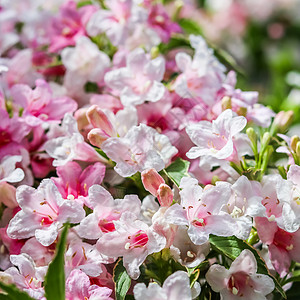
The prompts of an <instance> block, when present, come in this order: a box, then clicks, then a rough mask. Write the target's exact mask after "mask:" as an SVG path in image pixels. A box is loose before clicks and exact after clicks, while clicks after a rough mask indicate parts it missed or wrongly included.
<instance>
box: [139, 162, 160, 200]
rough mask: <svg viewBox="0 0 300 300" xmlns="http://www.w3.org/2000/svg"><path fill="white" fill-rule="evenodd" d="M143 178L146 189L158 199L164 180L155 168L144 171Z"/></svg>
mask: <svg viewBox="0 0 300 300" xmlns="http://www.w3.org/2000/svg"><path fill="white" fill-rule="evenodd" d="M141 177H142V182H143V185H144V187H145V189H146V190H147V191H148V192H150V193H151V194H152V195H153V196H155V197H157V195H158V189H159V186H160V185H161V184H164V183H165V181H164V179H163V178H162V177H161V176H160V175H159V174H158V173H157V171H156V170H155V169H153V168H151V169H147V170H145V171H143V172H142V173H141Z"/></svg>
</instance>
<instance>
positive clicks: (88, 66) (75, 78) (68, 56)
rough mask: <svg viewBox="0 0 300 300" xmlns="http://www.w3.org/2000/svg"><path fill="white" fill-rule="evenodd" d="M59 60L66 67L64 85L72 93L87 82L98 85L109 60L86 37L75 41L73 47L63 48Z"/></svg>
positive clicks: (108, 64)
mask: <svg viewBox="0 0 300 300" xmlns="http://www.w3.org/2000/svg"><path fill="white" fill-rule="evenodd" d="M61 58H62V62H63V64H64V66H65V67H66V69H67V71H66V75H65V78H64V85H65V86H66V87H67V88H68V89H69V90H70V92H72V91H74V90H75V91H76V90H78V88H83V86H84V84H85V83H86V82H88V81H91V82H97V83H100V82H101V81H102V80H103V77H104V74H105V71H106V69H107V68H108V67H109V66H110V59H109V57H108V56H107V54H106V53H104V52H102V51H100V50H99V48H98V47H97V45H96V44H94V43H93V42H92V41H91V40H90V39H89V38H88V37H85V36H82V37H80V38H78V39H77V41H76V46H75V47H72V48H71V47H67V48H64V49H63V51H62V53H61Z"/></svg>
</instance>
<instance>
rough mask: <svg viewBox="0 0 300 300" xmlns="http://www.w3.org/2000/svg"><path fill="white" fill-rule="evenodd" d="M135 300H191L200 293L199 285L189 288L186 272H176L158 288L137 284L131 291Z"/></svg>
mask: <svg viewBox="0 0 300 300" xmlns="http://www.w3.org/2000/svg"><path fill="white" fill-rule="evenodd" d="M133 293H134V297H135V299H136V300H152V299H155V300H156V299H157V300H158V299H159V300H192V299H194V298H196V297H197V296H198V295H199V293H200V285H199V283H198V282H196V283H195V285H194V287H193V289H191V288H190V279H189V276H188V274H187V273H186V272H183V271H177V272H175V273H173V274H172V275H170V276H169V277H168V278H167V279H166V280H165V281H164V283H163V285H162V286H161V287H160V286H159V285H158V284H157V283H154V282H152V283H150V284H149V286H148V287H146V285H145V284H144V283H138V284H136V285H135V286H134V289H133Z"/></svg>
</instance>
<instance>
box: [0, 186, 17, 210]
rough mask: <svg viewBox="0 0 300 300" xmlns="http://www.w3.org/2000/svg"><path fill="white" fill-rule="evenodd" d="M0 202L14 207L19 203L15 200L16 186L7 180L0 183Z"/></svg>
mask: <svg viewBox="0 0 300 300" xmlns="http://www.w3.org/2000/svg"><path fill="white" fill-rule="evenodd" d="M0 203H3V204H5V205H6V206H7V207H9V208H15V207H18V205H19V204H18V202H17V200H16V188H15V187H14V186H12V185H10V184H9V183H7V182H1V183H0Z"/></svg>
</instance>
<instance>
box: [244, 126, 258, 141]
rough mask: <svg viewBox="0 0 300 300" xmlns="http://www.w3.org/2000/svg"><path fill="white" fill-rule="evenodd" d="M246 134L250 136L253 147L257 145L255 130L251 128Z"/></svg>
mask: <svg viewBox="0 0 300 300" xmlns="http://www.w3.org/2000/svg"><path fill="white" fill-rule="evenodd" d="M246 133H247V135H248V138H249V140H250V141H251V143H252V144H253V145H256V144H257V134H256V132H255V130H254V129H253V128H252V127H249V128H248V129H247V130H246Z"/></svg>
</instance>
